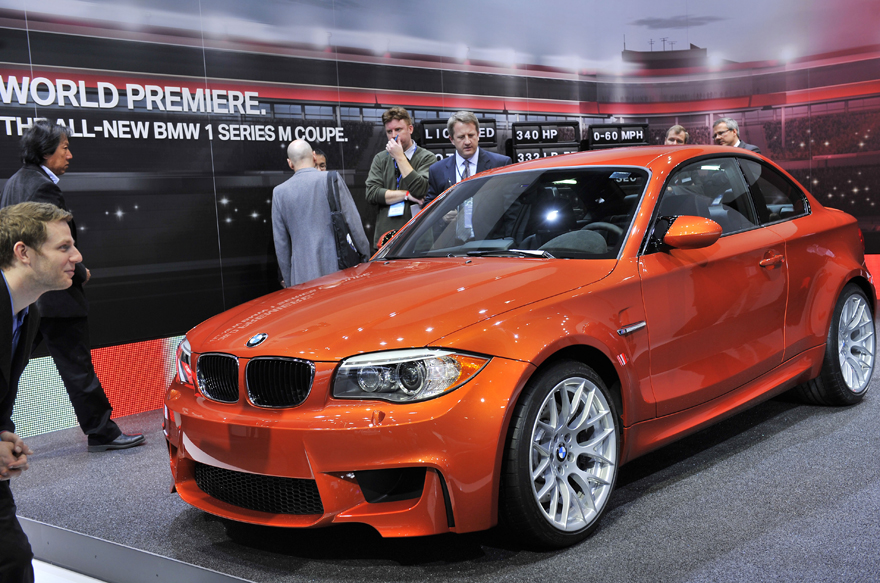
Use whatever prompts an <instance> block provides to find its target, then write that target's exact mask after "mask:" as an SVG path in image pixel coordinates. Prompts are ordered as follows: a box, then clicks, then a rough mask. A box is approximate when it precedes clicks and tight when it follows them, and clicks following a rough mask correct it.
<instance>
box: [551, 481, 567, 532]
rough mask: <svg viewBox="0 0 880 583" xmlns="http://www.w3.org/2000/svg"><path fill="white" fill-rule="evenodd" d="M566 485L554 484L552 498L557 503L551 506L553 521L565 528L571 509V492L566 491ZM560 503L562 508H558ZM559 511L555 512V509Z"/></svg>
mask: <svg viewBox="0 0 880 583" xmlns="http://www.w3.org/2000/svg"><path fill="white" fill-rule="evenodd" d="M567 486H568V484H559V483H557V484H556V490H555V494H554V498H555V499H556V501H557V503H556V504H554V505H553V510H554V517H553V519H554V521H555V522H556V523H557V524H559V525H560V526H563V527H565V525H566V524H567V523H568V510H569V508H570V507H571V495H570V494H571V492H570V491H569V489H568V487H567ZM560 501H561V503H562V508H559V502H560ZM557 508H558V509H559V510H558V512H556V509H557Z"/></svg>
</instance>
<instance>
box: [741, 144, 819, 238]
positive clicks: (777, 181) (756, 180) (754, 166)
mask: <svg viewBox="0 0 880 583" xmlns="http://www.w3.org/2000/svg"><path fill="white" fill-rule="evenodd" d="M740 164H741V165H742V168H743V172H744V174H745V175H746V180H747V181H748V182H749V187H750V188H751V190H752V193H753V196H754V201H755V209H756V211H757V213H758V218H759V219H760V220H761V223H762V224H766V223H775V222H777V221H784V220H787V219H791V218H794V217H800V216H803V215H805V214H807V212H808V206H807V199H806V197H805V196H804V193H803V192H801V189H800V188H798V187H797V186H795V185H794V184H793V183H792V182H791V181H789V180H788V179H786V178H785V177H784V176H783V175H781V174H780V173H779V172H777V171H776V170H775V169H773V168H771V167H770V166H766V165H764V164H761V163H759V162H755V161H753V160H745V159H740Z"/></svg>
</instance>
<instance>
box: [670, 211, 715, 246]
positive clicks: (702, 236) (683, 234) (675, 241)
mask: <svg viewBox="0 0 880 583" xmlns="http://www.w3.org/2000/svg"><path fill="white" fill-rule="evenodd" d="M720 236H721V225H719V224H718V223H716V222H715V221H713V220H711V219H704V218H702V217H691V216H680V217H677V218H676V219H675V221H674V222H673V223H672V226H670V227H669V230H668V231H666V235H665V236H664V237H663V242H664V243H665V244H666V245H669V246H670V247H672V248H674V249H702V248H703V247H708V246H709V245H712V244H714V243H715V241H717V240H718V237H720Z"/></svg>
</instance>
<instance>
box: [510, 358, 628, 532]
mask: <svg viewBox="0 0 880 583" xmlns="http://www.w3.org/2000/svg"><path fill="white" fill-rule="evenodd" d="M511 424H512V426H511V431H510V436H509V439H508V443H507V452H506V455H505V463H504V470H503V474H502V482H501V508H500V512H499V514H500V516H501V518H502V521H503V522H504V523H505V525H506V526H507V527H508V529H509V532H511V533H515V536H516V537H517V538H518V539H519V540H521V541H522V542H525V543H527V544H529V545H532V546H539V547H555V548H559V547H565V546H569V545H572V544H574V543H576V542H578V541H580V540H583V539H584V538H586V536H587V535H589V534H590V532H592V531H593V529H594V528H595V527H596V525H597V524H598V521H599V518H600V517H601V516H602V513H603V512H604V510H605V508H606V507H607V505H608V500H609V498H610V496H611V491H612V490H613V489H614V483H615V481H616V479H617V468H618V459H619V453H620V434H619V430H618V422H617V413H616V411H615V407H614V401H613V400H612V398H611V395H610V393H609V391H608V389H606V388H605V384H604V383H603V382H602V379H601V378H599V375H597V374H596V373H595V372H594V371H593V369H591V368H590V367H588V366H586V365H584V364H582V363H579V362H573V361H565V362H559V363H556V364H554V365H552V366H551V367H550V368H548V369H547V370H545V371H542V372H540V373H539V374H538V375H537V376H536V377H535V378H534V379H533V380H532V381H530V383H529V385H528V386H527V387H526V389H525V391H524V393H523V396H522V398H521V399H520V402H519V405H518V406H517V410H516V413H515V415H514V418H513V420H512V421H511Z"/></svg>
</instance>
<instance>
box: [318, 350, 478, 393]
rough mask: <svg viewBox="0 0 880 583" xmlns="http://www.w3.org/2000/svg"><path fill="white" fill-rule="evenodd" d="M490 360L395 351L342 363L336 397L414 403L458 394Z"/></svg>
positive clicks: (438, 352) (436, 352)
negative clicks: (455, 391) (448, 393)
mask: <svg viewBox="0 0 880 583" xmlns="http://www.w3.org/2000/svg"><path fill="white" fill-rule="evenodd" d="M487 362H489V359H488V358H484V357H480V356H474V355H471V354H461V353H458V352H450V351H448V350H429V349H413V350H395V351H391V352H377V353H374V354H361V355H358V356H353V357H351V358H347V359H345V360H344V361H342V364H341V365H340V366H339V370H338V371H337V373H336V379H335V380H334V382H333V396H334V397H339V398H342V399H379V400H382V401H392V402H396V403H411V402H414V401H424V400H426V399H431V398H434V397H436V396H438V395H442V394H443V393H447V392H449V391H452V390H455V389H457V388H458V387H460V386H461V385H463V384H464V383H466V382H467V381H469V380H470V379H472V378H473V377H474V376H476V375H477V373H479V372H480V370H481V369H482V368H483V367H484V366H485V365H486V363H487Z"/></svg>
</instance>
